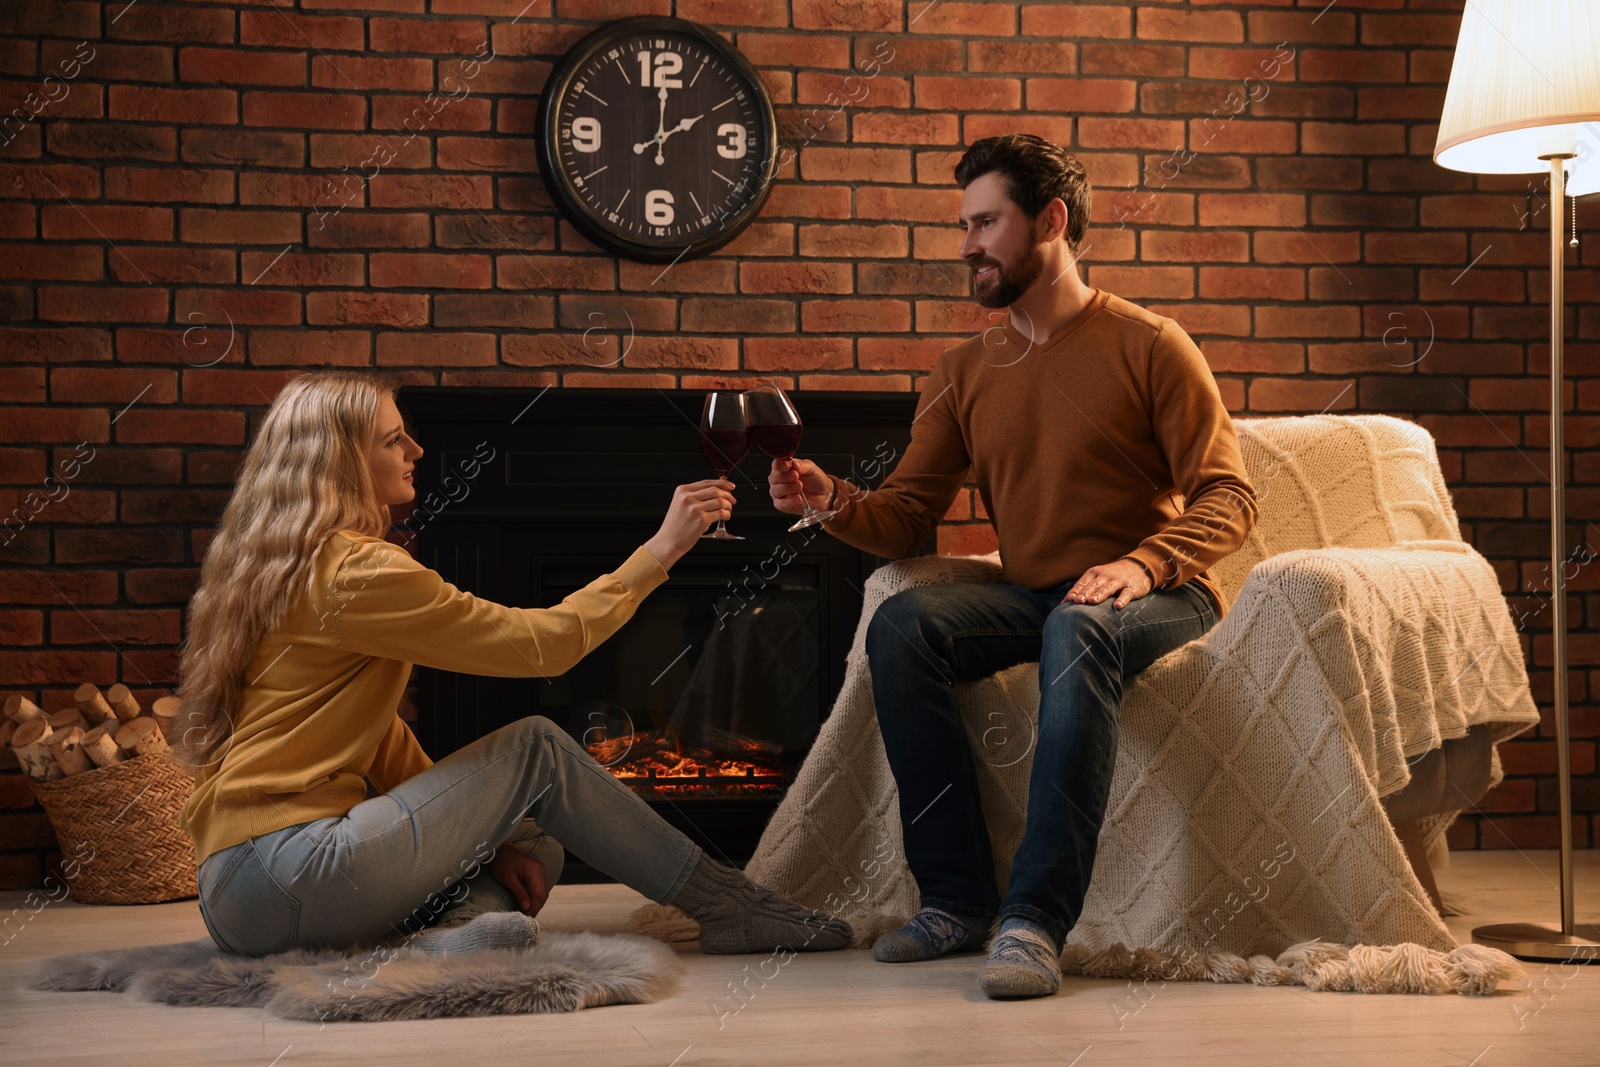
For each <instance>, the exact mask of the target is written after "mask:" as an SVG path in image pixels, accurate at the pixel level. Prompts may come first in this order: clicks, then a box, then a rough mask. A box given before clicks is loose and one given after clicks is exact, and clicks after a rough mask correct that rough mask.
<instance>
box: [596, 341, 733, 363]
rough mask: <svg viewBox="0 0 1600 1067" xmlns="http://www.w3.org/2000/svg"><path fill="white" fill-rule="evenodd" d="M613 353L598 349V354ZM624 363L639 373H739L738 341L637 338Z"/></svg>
mask: <svg viewBox="0 0 1600 1067" xmlns="http://www.w3.org/2000/svg"><path fill="white" fill-rule="evenodd" d="M610 351H611V350H610V349H608V348H607V349H598V350H597V351H596V355H597V357H598V356H600V355H606V354H609V352H610ZM597 361H598V360H597ZM623 362H624V363H625V364H626V365H627V366H629V367H632V368H634V369H636V370H637V369H639V368H642V367H662V368H672V369H674V370H702V371H703V370H737V369H738V367H739V342H738V341H736V340H734V339H733V338H731V337H638V338H635V339H634V340H633V342H632V345H631V346H626V347H625V349H624V356H623Z"/></svg>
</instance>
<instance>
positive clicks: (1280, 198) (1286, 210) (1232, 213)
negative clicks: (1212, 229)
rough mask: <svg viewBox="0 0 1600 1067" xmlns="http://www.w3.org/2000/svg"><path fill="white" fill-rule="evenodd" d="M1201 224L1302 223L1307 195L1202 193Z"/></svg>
mask: <svg viewBox="0 0 1600 1067" xmlns="http://www.w3.org/2000/svg"><path fill="white" fill-rule="evenodd" d="M1199 206H1200V225H1201V226H1261V227H1268V228H1271V227H1280V226H1304V225H1305V224H1306V198H1305V197H1303V196H1291V195H1289V194H1287V193H1202V194H1201V195H1200V205H1199Z"/></svg>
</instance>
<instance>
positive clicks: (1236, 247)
mask: <svg viewBox="0 0 1600 1067" xmlns="http://www.w3.org/2000/svg"><path fill="white" fill-rule="evenodd" d="M1140 251H1141V254H1142V258H1143V259H1145V260H1148V261H1150V262H1156V263H1166V262H1176V263H1195V262H1199V263H1247V262H1249V260H1250V235H1249V234H1248V233H1246V232H1244V231H1229V230H1218V231H1210V232H1199V233H1186V232H1183V231H1174V230H1151V231H1147V232H1146V233H1145V234H1144V235H1143V236H1142V237H1141V239H1140Z"/></svg>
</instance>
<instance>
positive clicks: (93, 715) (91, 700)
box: [72, 682, 121, 726]
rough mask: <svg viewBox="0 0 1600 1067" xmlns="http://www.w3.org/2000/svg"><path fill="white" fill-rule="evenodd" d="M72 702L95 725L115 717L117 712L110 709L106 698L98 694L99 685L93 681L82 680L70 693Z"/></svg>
mask: <svg viewBox="0 0 1600 1067" xmlns="http://www.w3.org/2000/svg"><path fill="white" fill-rule="evenodd" d="M72 702H73V703H74V704H76V705H78V710H79V711H81V712H83V713H84V715H86V716H88V719H89V721H90V722H92V723H94V724H95V725H96V726H98V725H100V724H101V723H103V722H105V721H106V720H108V719H117V713H116V712H114V711H112V710H111V705H110V704H107V703H106V698H105V697H103V696H101V695H100V687H99V686H97V685H95V684H94V683H93V682H84V683H83V684H82V685H80V686H78V688H77V689H76V690H75V691H74V692H73V694H72ZM117 721H118V722H120V721H121V720H120V719H117Z"/></svg>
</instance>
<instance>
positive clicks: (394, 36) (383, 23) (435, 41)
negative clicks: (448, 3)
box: [289, 8, 548, 62]
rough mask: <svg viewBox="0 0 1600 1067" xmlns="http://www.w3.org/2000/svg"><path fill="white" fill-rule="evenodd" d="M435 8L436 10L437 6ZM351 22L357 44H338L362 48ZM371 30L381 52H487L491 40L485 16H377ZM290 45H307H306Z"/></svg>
mask: <svg viewBox="0 0 1600 1067" xmlns="http://www.w3.org/2000/svg"><path fill="white" fill-rule="evenodd" d="M435 10H436V11H437V8H436V9H435ZM547 13H548V12H547ZM507 14H512V15H514V14H516V12H514V11H512V12H507ZM349 21H351V22H353V23H355V31H354V43H353V44H349V45H342V46H338V47H344V48H348V49H353V50H359V49H360V48H361V47H362V45H361V35H360V34H361V20H360V19H351V20H349ZM370 32H371V34H372V46H371V47H372V50H373V51H374V52H380V53H382V52H422V53H425V54H428V55H442V54H444V53H456V54H461V55H476V54H479V53H485V54H486V53H487V49H485V47H484V46H485V44H487V43H488V41H489V26H488V22H487V21H486V20H485V19H482V18H474V19H455V18H427V19H399V18H378V17H376V16H374V17H373V18H372V19H371V21H370ZM289 47H304V45H303V44H302V45H298V46H289ZM497 62H498V61H497Z"/></svg>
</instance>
